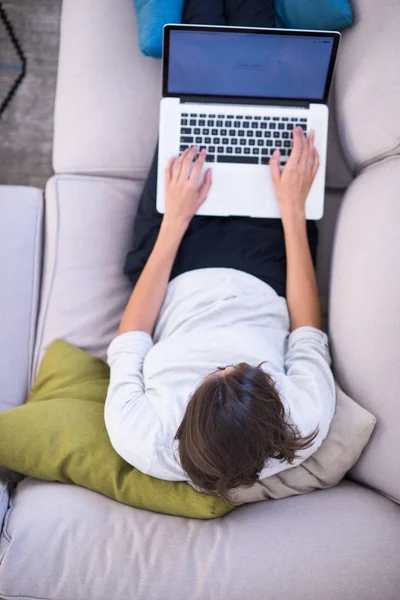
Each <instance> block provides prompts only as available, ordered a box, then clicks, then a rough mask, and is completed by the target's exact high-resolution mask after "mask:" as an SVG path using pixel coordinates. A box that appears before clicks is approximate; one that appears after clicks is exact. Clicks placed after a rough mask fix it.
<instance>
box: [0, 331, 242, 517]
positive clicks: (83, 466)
mask: <svg viewBox="0 0 400 600" xmlns="http://www.w3.org/2000/svg"><path fill="white" fill-rule="evenodd" d="M109 375H110V371H109V367H108V365H106V364H105V363H104V362H103V361H101V360H100V359H98V358H96V357H94V356H91V355H90V354H87V353H86V352H83V351H82V350H80V349H79V348H76V347H75V346H72V345H71V344H68V343H67V342H64V341H62V340H57V341H55V342H53V343H52V344H50V346H49V348H48V350H47V352H46V354H45V357H44V359H43V361H42V364H41V366H40V369H39V374H38V377H37V379H36V381H35V383H34V385H33V387H32V391H31V394H30V396H29V398H28V401H27V403H26V404H25V405H24V406H18V407H17V408H14V409H13V410H10V411H7V412H5V413H1V414H0V464H2V465H5V466H6V467H9V468H12V469H14V470H15V471H18V472H19V473H23V474H24V475H30V476H32V477H36V478H38V479H45V480H48V481H60V482H63V483H75V484H77V485H82V486H83V487H87V488H89V489H91V490H94V491H96V492H100V493H102V494H104V495H106V496H108V497H109V498H113V499H114V500H118V501H119V502H123V503H124V504H127V505H129V506H135V507H136V508H142V509H147V510H152V511H155V512H160V513H164V514H170V515H178V516H182V517H192V518H196V519H213V518H217V517H220V516H221V515H224V514H226V513H228V512H230V511H231V510H232V507H231V506H229V505H228V504H226V503H225V502H223V501H222V500H221V499H219V498H216V497H212V496H206V495H205V494H201V493H199V492H197V491H195V490H194V489H193V488H192V487H191V486H190V485H188V484H187V483H185V482H173V481H161V480H160V479H155V478H154V477H150V476H149V475H145V474H144V473H141V472H140V471H138V470H137V469H135V468H134V467H132V466H131V465H129V464H128V463H126V462H125V461H124V460H123V459H122V458H121V457H120V456H119V455H118V454H117V453H116V452H115V450H114V448H113V447H112V445H111V442H110V440H109V437H108V434H107V430H106V427H105V423H104V403H105V399H106V396H107V389H108V384H109Z"/></svg>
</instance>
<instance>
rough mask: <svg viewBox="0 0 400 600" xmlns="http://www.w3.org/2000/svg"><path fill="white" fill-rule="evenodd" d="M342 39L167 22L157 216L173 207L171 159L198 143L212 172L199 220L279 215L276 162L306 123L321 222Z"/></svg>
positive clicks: (313, 195)
mask: <svg viewBox="0 0 400 600" xmlns="http://www.w3.org/2000/svg"><path fill="white" fill-rule="evenodd" d="M339 42H340V33H338V32H335V31H328V32H327V31H303V30H301V31H299V30H287V29H255V28H241V27H219V26H202V25H194V26H193V25H166V26H165V28H164V49H163V84H162V85H163V98H162V100H161V109H160V137H159V154H158V186H157V210H158V211H159V212H160V213H163V212H164V210H165V189H164V188H165V180H164V169H165V166H166V164H167V162H168V160H169V159H170V158H171V156H174V155H175V156H177V155H178V154H179V153H180V152H182V151H183V150H185V149H186V148H188V147H190V146H193V145H196V146H198V147H199V149H201V148H206V150H207V162H206V164H205V166H204V171H205V170H206V168H209V167H211V168H212V174H213V184H212V186H211V190H210V193H209V195H208V198H207V200H206V201H205V202H204V204H203V205H202V206H201V207H200V209H199V211H198V213H197V214H199V215H213V216H230V215H232V216H249V217H264V218H280V211H279V206H278V203H277V201H276V199H275V196H274V191H273V186H272V181H271V175H270V167H269V160H270V158H271V156H272V153H273V152H274V150H275V149H276V148H279V150H280V151H281V158H282V167H284V165H285V163H286V162H287V160H288V159H289V156H290V152H291V148H292V137H293V129H294V128H295V127H296V126H300V127H302V128H303V131H304V133H305V134H307V132H308V131H309V130H310V129H314V130H315V146H316V148H317V150H318V152H319V156H320V163H321V166H320V168H319V170H318V173H317V175H316V178H315V180H314V183H313V185H312V187H311V190H310V193H309V195H308V198H307V202H306V217H307V219H315V220H317V219H320V218H321V217H322V215H323V210H324V195H325V172H326V153H327V139H328V116H329V111H328V106H327V102H328V96H329V91H330V88H331V83H332V78H333V73H334V67H335V62H336V57H337V53H338V48H339Z"/></svg>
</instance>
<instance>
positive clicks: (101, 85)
mask: <svg viewBox="0 0 400 600" xmlns="http://www.w3.org/2000/svg"><path fill="white" fill-rule="evenodd" d="M60 44H61V45H60V59H59V69H58V83H57V96H56V108H55V125H54V126H55V131H54V153H53V166H54V170H55V171H56V172H58V173H91V174H93V175H96V174H102V175H105V176H112V177H131V178H137V179H143V178H144V177H145V176H146V174H147V171H148V170H149V168H150V164H151V159H152V157H153V153H154V148H155V143H156V138H157V130H158V113H159V101H160V94H161V69H160V63H159V61H155V60H154V59H151V58H145V57H144V56H143V55H142V54H141V52H140V50H139V47H138V39H137V28H136V17H135V10H134V6H133V2H132V0H102V1H101V2H99V1H98V0H85V2H82V0H65V1H64V2H63V12H62V21H61V42H60Z"/></svg>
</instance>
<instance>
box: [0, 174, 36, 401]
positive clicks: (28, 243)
mask: <svg viewBox="0 0 400 600" xmlns="http://www.w3.org/2000/svg"><path fill="white" fill-rule="evenodd" d="M42 221H43V192H41V191H40V190H38V189H35V188H28V187H17V186H15V187H14V186H0V257H1V261H0V285H1V292H0V319H1V324H0V412H1V411H3V410H7V409H8V408H12V407H13V406H17V405H18V404H22V403H23V402H24V401H25V399H26V396H27V394H28V390H29V382H30V377H31V369H32V355H33V346H34V333H35V327H36V318H37V310H38V298H39V287H40V275H41V247H42V233H43V223H42Z"/></svg>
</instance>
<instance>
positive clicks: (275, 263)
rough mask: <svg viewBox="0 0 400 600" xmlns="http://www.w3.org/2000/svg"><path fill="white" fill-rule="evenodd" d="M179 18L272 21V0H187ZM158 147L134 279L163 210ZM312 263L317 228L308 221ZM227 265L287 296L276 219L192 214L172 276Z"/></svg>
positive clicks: (130, 271) (136, 236)
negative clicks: (159, 203)
mask: <svg viewBox="0 0 400 600" xmlns="http://www.w3.org/2000/svg"><path fill="white" fill-rule="evenodd" d="M183 21H184V22H185V23H192V24H196V23H201V24H215V25H225V24H229V25H243V26H249V27H252V26H253V27H255V26H257V27H273V26H274V11H273V0H186V2H185V8H184V14H183ZM157 154H158V152H157V149H156V152H155V155H154V159H153V163H152V166H151V169H150V172H149V175H148V178H147V181H146V184H145V186H144V189H143V192H142V196H141V199H140V203H139V209H138V214H137V216H136V220H135V225H134V232H133V248H132V250H131V251H130V252H129V253H128V255H127V257H126V261H125V267H124V273H125V274H126V275H127V276H128V277H129V280H130V281H131V283H132V284H133V285H135V284H136V282H137V280H138V279H139V277H140V274H141V272H142V270H143V267H144V266H145V264H146V262H147V259H148V258H149V256H150V253H151V251H152V249H153V247H154V244H155V242H156V239H157V235H158V232H159V229H160V225H161V220H162V215H160V214H159V213H158V212H157V210H156V193H157V192H156V190H157ZM307 230H308V239H309V244H310V249H311V254H312V256H313V260H314V263H315V256H316V250H317V240H318V234H317V228H316V225H315V223H314V222H312V221H308V222H307ZM207 267H226V268H232V269H238V270H240V271H245V272H246V273H249V274H251V275H254V276H255V277H258V278H259V279H261V280H262V281H264V282H265V283H268V284H269V285H271V286H272V287H273V288H274V289H275V291H276V292H277V293H278V294H279V295H280V296H285V288H286V252H285V240H284V235H283V228H282V223H281V221H280V220H279V219H252V218H249V217H197V216H196V217H194V218H193V220H192V222H191V224H190V226H189V228H188V230H187V232H186V235H185V237H184V238H183V240H182V243H181V246H180V248H179V251H178V254H177V257H176V260H175V263H174V266H173V269H172V273H171V279H173V278H174V277H177V276H178V275H180V274H182V273H185V272H186V271H193V270H195V269H202V268H207Z"/></svg>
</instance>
